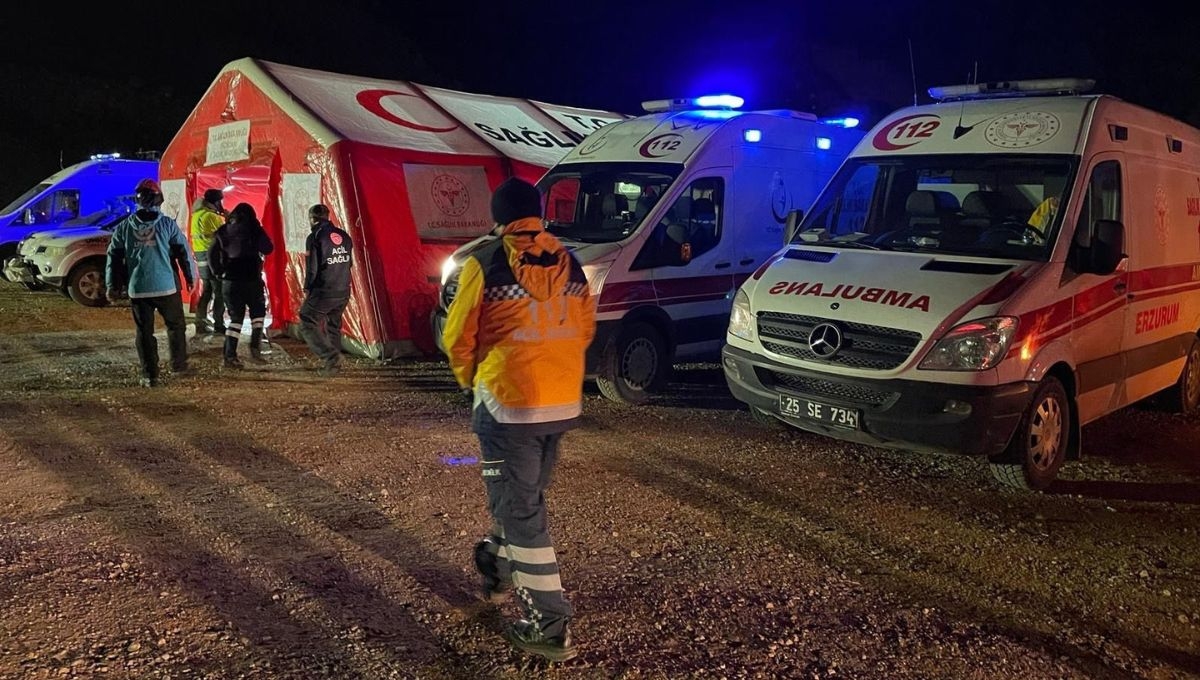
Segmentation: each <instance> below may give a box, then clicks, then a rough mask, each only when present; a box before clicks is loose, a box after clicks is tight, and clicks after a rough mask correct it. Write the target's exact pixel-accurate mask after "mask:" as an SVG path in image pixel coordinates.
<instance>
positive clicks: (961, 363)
mask: <svg viewBox="0 0 1200 680" xmlns="http://www.w3.org/2000/svg"><path fill="white" fill-rule="evenodd" d="M1016 333H1017V320H1016V318H1014V317H1011V316H995V317H991V318H987V319H976V320H975V321H968V322H967V323H963V324H959V325H957V326H955V327H954V328H952V329H950V330H949V331H948V332H947V333H946V334H945V335H943V336H942V339H941V340H938V341H937V344H936V345H934V346H933V349H931V350H929V354H927V355H926V356H925V359H924V360H922V361H921V368H923V369H927V370H932V371H986V370H987V369H989V368H994V367H995V366H996V365H997V364H999V363H1000V361H1001V360H1002V359H1004V355H1005V354H1007V353H1008V345H1009V343H1011V342H1012V339H1013V336H1014V335H1016Z"/></svg>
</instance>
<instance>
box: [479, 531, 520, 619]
mask: <svg viewBox="0 0 1200 680" xmlns="http://www.w3.org/2000/svg"><path fill="white" fill-rule="evenodd" d="M495 542H496V541H495V540H494V539H493V538H492V537H490V536H489V537H487V538H485V539H483V540H482V541H480V542H478V543H476V544H475V571H477V572H479V575H480V576H482V577H483V599H485V600H487V601H488V602H491V603H492V604H502V603H504V602H506V601H508V598H509V597H510V596H511V595H512V581H505V580H503V579H501V578H500V574H499V573H498V570H497V569H496V560H497V557H496V555H495V554H494V553H492V552H490V551H489V550H488V546H489V545H491V544H495Z"/></svg>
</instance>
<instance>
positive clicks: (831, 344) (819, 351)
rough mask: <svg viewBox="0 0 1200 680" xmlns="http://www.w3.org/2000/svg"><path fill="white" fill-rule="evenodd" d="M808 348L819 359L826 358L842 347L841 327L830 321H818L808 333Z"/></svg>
mask: <svg viewBox="0 0 1200 680" xmlns="http://www.w3.org/2000/svg"><path fill="white" fill-rule="evenodd" d="M808 348H809V349H811V350H812V353H813V354H815V355H817V356H818V357H819V358H821V359H828V358H830V357H832V356H833V355H834V354H837V351H838V350H839V349H841V348H842V329H840V328H838V327H837V326H835V325H833V324H831V323H819V324H817V325H816V326H814V327H813V329H812V332H811V333H809V334H808Z"/></svg>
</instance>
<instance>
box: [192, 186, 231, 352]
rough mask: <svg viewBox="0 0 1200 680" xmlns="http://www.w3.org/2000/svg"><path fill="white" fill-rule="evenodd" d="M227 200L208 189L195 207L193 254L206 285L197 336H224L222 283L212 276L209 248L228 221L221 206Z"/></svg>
mask: <svg viewBox="0 0 1200 680" xmlns="http://www.w3.org/2000/svg"><path fill="white" fill-rule="evenodd" d="M224 197H225V195H224V194H223V193H222V192H221V190H220V189H209V190H207V191H205V192H204V195H203V196H201V197H200V199H199V200H198V201H196V204H195V205H193V206H192V225H191V226H192V228H191V236H192V252H193V253H195V255H196V267H197V268H198V269H199V271H200V281H202V282H203V287H202V289H201V291H200V299H199V300H198V301H197V302H196V334H197V335H199V334H201V333H215V334H218V335H222V334H224V333H225V297H224V291H222V289H221V281H220V280H219V279H218V278H217V277H215V276H213V274H212V270H211V269H210V268H209V266H208V249H209V248H210V247H211V246H212V239H213V235H214V234H216V233H217V230H218V229H220V228H221V225H222V224H223V223H224V222H225V219H224V215H225V208H224V206H222V205H221V201H222V200H223V199H224ZM210 303H211V304H212V315H213V323H212V325H211V326H209V324H208V309H209V304H210Z"/></svg>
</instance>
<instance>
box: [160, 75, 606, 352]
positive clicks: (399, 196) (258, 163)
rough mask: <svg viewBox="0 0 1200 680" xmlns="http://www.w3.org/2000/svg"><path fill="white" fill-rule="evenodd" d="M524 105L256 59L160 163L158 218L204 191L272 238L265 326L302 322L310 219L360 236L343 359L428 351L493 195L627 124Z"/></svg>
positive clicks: (187, 125)
mask: <svg viewBox="0 0 1200 680" xmlns="http://www.w3.org/2000/svg"><path fill="white" fill-rule="evenodd" d="M626 117H627V116H624V115H622V114H619V113H613V112H609V111H595V110H589V109H579V108H573V107H569V106H559V105H553V104H546V103H542V102H535V101H531V100H527V99H517V98H508V97H492V96H486V95H479V94H470V93H466V92H457V91H454V90H446V89H441V88H434V87H426V86H422V85H418V84H416V83H410V82H404V81H391V80H379V79H374V78H362V77H356V76H351V75H342V74H335V73H328V72H324V71H314V70H309V69H302V68H296V67H293V66H286V65H283V64H276V63H271V62H266V61H261V60H257V59H241V60H238V61H234V62H232V63H230V64H228V65H227V66H225V68H224V69H222V71H221V72H220V74H219V75H218V76H217V78H216V79H215V80H214V81H213V83H212V84H211V85H210V86H209V88H208V91H207V92H206V93H205V94H204V96H203V97H202V98H201V100H200V101H199V103H198V104H197V105H196V107H195V109H194V110H193V111H192V113H191V115H189V116H188V118H187V120H186V121H185V122H184V124H183V126H182V127H181V128H180V129H179V131H178V132H177V133H176V135H175V137H174V139H173V140H172V141H171V143H170V145H169V146H168V147H167V149H166V151H165V152H164V154H163V157H162V161H161V164H160V169H159V176H160V179H161V181H162V187H163V193H164V197H165V201H164V210H165V211H168V212H169V213H170V214H172V215H173V216H174V217H176V219H177V220H178V221H179V223H180V224H181V225H186V224H187V223H188V220H189V218H190V209H191V207H192V205H193V202H194V201H195V199H196V198H197V197H198V196H201V195H202V194H203V193H204V191H205V190H207V189H213V188H216V189H223V190H224V191H225V201H224V204H225V207H226V208H227V209H229V208H232V207H233V206H234V205H236V204H238V203H240V202H243V201H244V202H247V203H250V204H251V205H253V206H254V208H255V209H256V211H257V212H258V214H259V216H260V219H261V220H262V222H263V225H264V226H265V227H266V229H267V231H268V233H269V234H270V235H271V237H272V239H273V240H274V241H275V245H276V251H275V253H274V254H272V255H271V256H270V257H268V258H267V261H266V273H265V276H266V280H267V286H268V290H269V305H270V310H271V311H270V315H271V327H272V328H273V329H287V328H289V327H293V326H294V325H295V324H296V323H298V321H299V319H298V310H299V307H300V304H301V302H303V297H304V292H303V282H304V243H305V238H306V237H307V235H308V233H309V224H308V219H307V211H308V208H309V207H310V206H311V205H313V204H314V203H324V204H326V205H328V206H329V208H330V210H331V212H332V219H333V221H334V223H335V224H337V225H339V226H341V227H343V228H345V229H347V231H349V232H350V235H351V237H352V239H353V240H354V256H355V267H354V278H353V284H352V286H353V288H352V292H351V299H350V304H349V305H348V307H347V309H346V315H345V318H344V320H343V333H344V346H345V348H346V349H347V350H348V351H351V352H354V353H356V354H361V355H364V356H369V357H376V358H390V357H398V356H416V355H421V354H429V353H434V352H436V346H435V344H434V342H433V338H432V332H431V330H430V324H429V314H430V312H431V311H432V310H433V308H434V306H435V303H436V295H437V284H438V282H439V277H440V269H441V264H442V262H443V261H444V260H445V259H446V257H448V256H449V255H450V253H451V252H452V251H453V250H454V248H455V247H456V246H458V245H460V244H462V243H464V242H466V241H467V240H469V239H471V238H474V237H475V236H478V235H480V234H482V233H484V232H485V231H487V230H488V229H489V228H491V226H492V224H491V218H490V211H489V201H490V197H491V191H492V189H494V188H495V187H496V186H497V185H498V184H499V183H500V182H502V181H503V180H504V179H506V178H508V177H510V176H517V177H522V178H524V179H527V180H529V181H531V182H532V181H536V180H537V179H538V178H539V177H540V176H541V175H542V173H543V172H544V171H545V170H546V169H547V168H549V167H550V166H551V165H553V164H554V163H556V162H557V161H558V160H559V159H560V158H561V157H562V156H563V155H564V154H565V153H566V151H567V150H568V149H570V148H572V147H574V146H575V145H576V144H577V143H578V142H579V141H580V140H582V139H583V138H584V137H585V136H586V135H587V134H588V133H590V132H591V131H593V130H595V129H597V128H599V127H602V126H603V125H605V124H607V123H611V122H614V121H617V120H621V119H623V118H626Z"/></svg>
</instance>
